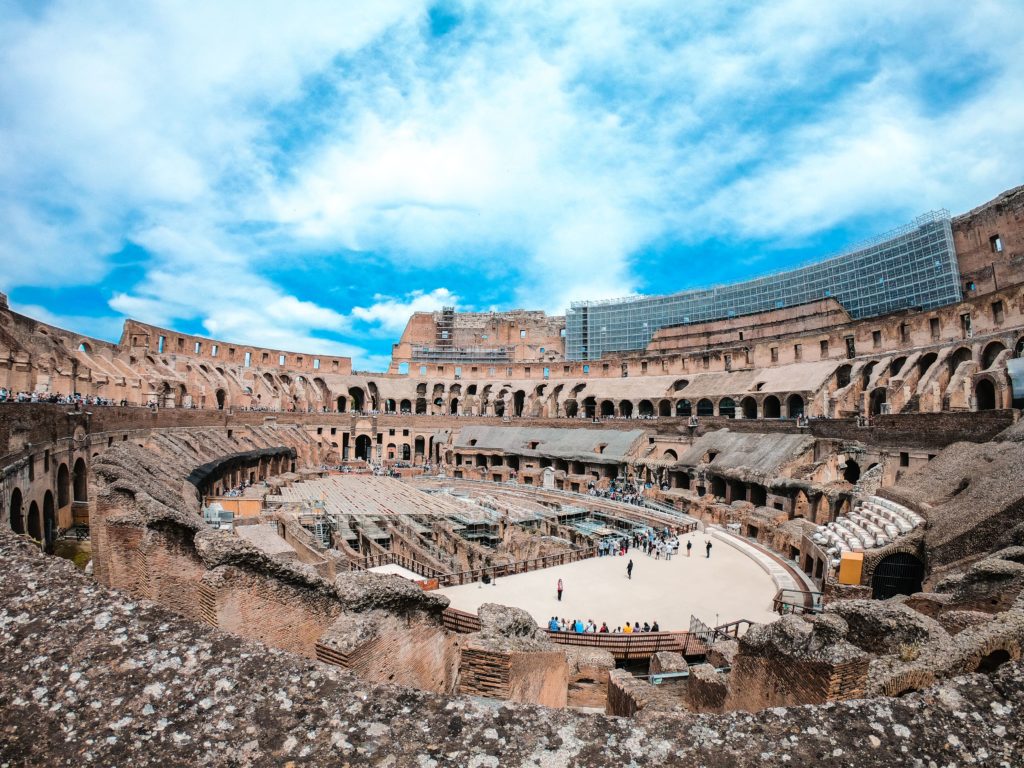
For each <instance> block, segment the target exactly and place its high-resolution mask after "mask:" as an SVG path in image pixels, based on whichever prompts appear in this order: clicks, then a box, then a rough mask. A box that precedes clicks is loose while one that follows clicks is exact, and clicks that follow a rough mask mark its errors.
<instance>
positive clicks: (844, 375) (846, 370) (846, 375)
mask: <svg viewBox="0 0 1024 768" xmlns="http://www.w3.org/2000/svg"><path fill="white" fill-rule="evenodd" d="M852 372H853V366H852V365H850V364H849V363H843V364H842V365H840V366H839V367H838V368H836V389H842V388H843V387H848V386H850V374H851V373H852Z"/></svg>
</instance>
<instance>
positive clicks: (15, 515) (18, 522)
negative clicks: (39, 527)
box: [9, 488, 25, 533]
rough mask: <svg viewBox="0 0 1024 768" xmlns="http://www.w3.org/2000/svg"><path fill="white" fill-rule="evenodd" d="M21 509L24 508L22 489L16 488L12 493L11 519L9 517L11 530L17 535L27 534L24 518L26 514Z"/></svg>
mask: <svg viewBox="0 0 1024 768" xmlns="http://www.w3.org/2000/svg"><path fill="white" fill-rule="evenodd" d="M21 507H22V498H21V489H20V488H15V489H14V490H13V491H11V505H10V511H11V514H10V517H9V520H10V523H11V530H12V531H14V532H15V533H24V532H25V516H24V514H23V513H22V511H21Z"/></svg>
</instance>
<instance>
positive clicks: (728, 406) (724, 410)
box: [718, 397, 736, 419]
mask: <svg viewBox="0 0 1024 768" xmlns="http://www.w3.org/2000/svg"><path fill="white" fill-rule="evenodd" d="M718 415H719V416H724V417H725V418H727V419H735V418H736V401H735V400H733V399H732V398H731V397H723V398H722V399H721V400H719V401H718Z"/></svg>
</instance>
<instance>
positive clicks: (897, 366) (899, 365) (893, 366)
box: [889, 357, 907, 376]
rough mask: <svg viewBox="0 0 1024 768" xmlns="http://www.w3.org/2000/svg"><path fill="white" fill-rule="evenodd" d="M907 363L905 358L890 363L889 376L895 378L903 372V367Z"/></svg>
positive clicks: (898, 358)
mask: <svg viewBox="0 0 1024 768" xmlns="http://www.w3.org/2000/svg"><path fill="white" fill-rule="evenodd" d="M906 362H907V358H905V357H897V358H896V359H895V360H893V361H892V363H890V364H889V375H890V376H895V375H896V374H898V373H899V372H900V371H902V370H903V365H904V364H905V363H906Z"/></svg>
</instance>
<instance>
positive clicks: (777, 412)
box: [761, 395, 782, 419]
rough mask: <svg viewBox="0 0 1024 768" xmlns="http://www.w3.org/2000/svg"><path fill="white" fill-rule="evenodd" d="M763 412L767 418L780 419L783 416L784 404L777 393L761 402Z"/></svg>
mask: <svg viewBox="0 0 1024 768" xmlns="http://www.w3.org/2000/svg"><path fill="white" fill-rule="evenodd" d="M761 413H762V414H763V415H764V417H765V418H766V419H778V418H780V417H781V416H782V404H781V403H780V402H779V398H777V397H776V396H775V395H768V397H766V398H765V399H764V403H762V404H761Z"/></svg>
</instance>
